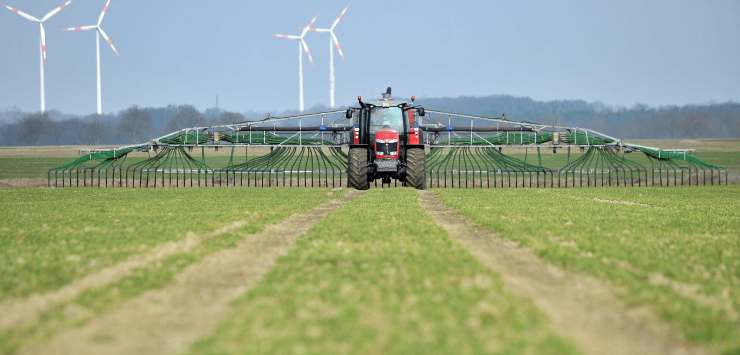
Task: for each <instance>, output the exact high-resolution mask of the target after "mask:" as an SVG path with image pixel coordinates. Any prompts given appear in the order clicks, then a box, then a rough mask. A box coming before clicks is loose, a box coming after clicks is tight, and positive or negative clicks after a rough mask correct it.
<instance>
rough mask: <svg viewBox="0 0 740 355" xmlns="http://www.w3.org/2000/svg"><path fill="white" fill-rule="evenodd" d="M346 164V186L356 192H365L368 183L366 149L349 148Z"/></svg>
mask: <svg viewBox="0 0 740 355" xmlns="http://www.w3.org/2000/svg"><path fill="white" fill-rule="evenodd" d="M348 159H349V161H348V162H347V170H348V171H347V185H348V186H349V187H351V188H353V189H357V190H367V189H369V188H370V182H369V181H368V179H367V149H365V148H350V149H349V158H348Z"/></svg>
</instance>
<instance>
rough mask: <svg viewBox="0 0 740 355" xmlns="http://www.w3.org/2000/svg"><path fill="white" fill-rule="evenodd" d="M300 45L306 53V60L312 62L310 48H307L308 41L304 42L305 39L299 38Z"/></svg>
mask: <svg viewBox="0 0 740 355" xmlns="http://www.w3.org/2000/svg"><path fill="white" fill-rule="evenodd" d="M301 47H302V48H303V51H304V52H306V55H307V56H308V61H309V62H310V63H311V64H313V56H312V55H311V50H310V49H308V43H306V40H305V39H303V38H301Z"/></svg>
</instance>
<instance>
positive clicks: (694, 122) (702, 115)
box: [0, 95, 740, 146]
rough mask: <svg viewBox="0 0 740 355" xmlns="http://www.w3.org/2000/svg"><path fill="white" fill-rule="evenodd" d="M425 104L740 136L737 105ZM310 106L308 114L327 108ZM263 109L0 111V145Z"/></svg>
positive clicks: (515, 116) (670, 133)
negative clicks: (82, 113) (83, 112)
mask: <svg viewBox="0 0 740 355" xmlns="http://www.w3.org/2000/svg"><path fill="white" fill-rule="evenodd" d="M418 103H420V104H422V105H424V106H425V107H427V108H433V109H436V110H440V111H450V112H456V113H469V114H481V115H487V116H499V115H501V114H502V113H505V115H506V117H507V118H508V119H511V120H523V121H529V122H537V123H545V124H555V125H562V126H575V127H583V128H591V129H593V130H596V131H600V132H603V133H606V134H609V135H611V136H615V137H620V138H674V139H680V138H739V137H740V104H738V103H734V102H728V103H715V104H706V105H684V106H665V107H650V106H647V105H634V106H633V107H630V108H624V107H622V108H613V107H608V106H606V105H603V104H600V103H589V102H585V101H580V100H566V101H547V102H541V101H535V100H532V99H530V98H522V97H512V96H505V95H498V96H488V97H458V98H437V99H422V100H419V102H418ZM324 109H325V108H324V107H320V106H317V107H314V108H312V111H314V112H318V111H322V110H324ZM264 117H266V114H262V113H256V112H248V113H238V112H229V111H224V110H219V109H215V108H211V109H207V110H205V111H202V112H201V111H199V110H198V109H196V108H195V107H193V106H190V105H169V106H166V107H139V106H132V107H129V108H127V109H125V110H122V111H120V112H117V113H115V114H105V115H87V116H76V115H68V114H64V113H61V112H56V111H50V112H47V113H44V114H40V113H24V112H22V111H20V110H17V109H10V110H5V111H0V145H2V146H22V145H24V146H25V145H90V144H131V143H141V142H146V141H148V140H150V139H152V138H155V137H159V136H162V135H164V134H167V133H169V132H172V131H176V130H178V129H181V128H186V127H194V126H208V125H214V124H228V123H236V122H244V121H247V120H259V119H263V118H264Z"/></svg>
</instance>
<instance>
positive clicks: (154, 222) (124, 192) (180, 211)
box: [0, 188, 328, 300]
mask: <svg viewBox="0 0 740 355" xmlns="http://www.w3.org/2000/svg"><path fill="white" fill-rule="evenodd" d="M327 198H328V197H327V191H326V190H319V189H254V190H252V189H239V190H221V189H212V188H209V189H190V190H186V191H183V190H176V189H157V190H129V189H115V190H100V189H81V190H77V189H74V190H73V189H59V190H52V189H0V215H2V216H3V218H2V220H0V273H1V274H2V275H3V277H1V278H0V300H4V299H8V298H21V297H24V296H27V295H29V294H31V293H34V292H43V291H46V290H52V289H56V288H59V287H61V286H63V285H65V284H68V283H69V282H71V281H72V280H74V279H77V278H79V277H81V276H84V275H86V274H88V273H90V272H92V271H95V270H99V269H100V268H103V267H105V266H108V265H112V264H114V263H116V262H118V261H121V260H123V259H125V258H127V257H129V256H131V255H134V254H137V253H142V252H145V251H147V250H150V249H151V248H153V247H154V246H156V245H159V244H161V243H164V242H167V241H172V240H177V239H180V238H182V237H183V236H184V235H185V234H186V232H193V233H196V234H198V233H204V232H208V231H211V230H213V229H215V228H217V227H219V226H223V225H226V224H228V223H229V222H232V221H236V220H242V219H246V220H248V221H249V224H248V226H246V227H245V228H244V229H243V232H255V231H257V230H260V229H261V228H262V227H263V226H264V225H266V224H269V223H274V222H276V221H278V220H280V219H283V218H285V217H287V216H289V215H292V214H294V213H296V212H299V211H302V210H305V209H306V208H310V207H312V206H315V205H316V204H318V203H321V202H322V201H325V200H326V199H327Z"/></svg>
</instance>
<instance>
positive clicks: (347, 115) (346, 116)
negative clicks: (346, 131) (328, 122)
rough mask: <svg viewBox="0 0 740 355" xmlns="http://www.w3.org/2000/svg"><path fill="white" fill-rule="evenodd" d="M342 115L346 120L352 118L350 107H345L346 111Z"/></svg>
mask: <svg viewBox="0 0 740 355" xmlns="http://www.w3.org/2000/svg"><path fill="white" fill-rule="evenodd" d="M344 117H345V118H346V119H348V120H350V119H352V109H351V108H350V109H347V112H346V113H345V114H344Z"/></svg>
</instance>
